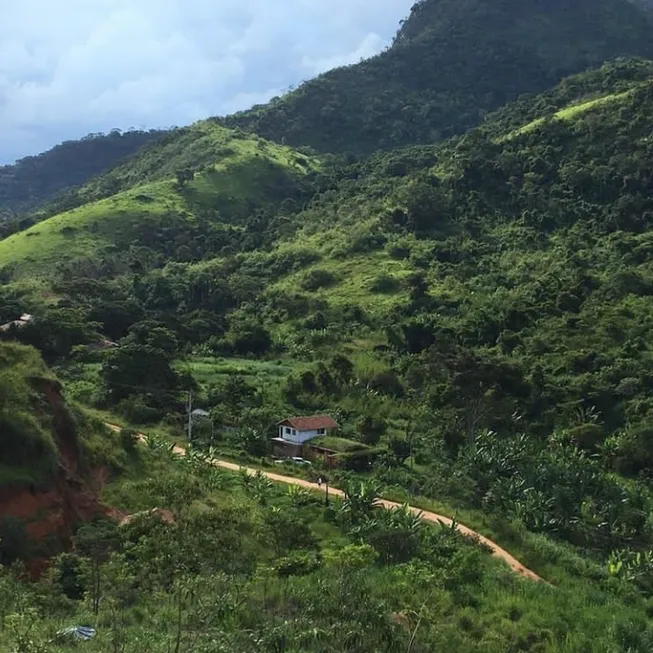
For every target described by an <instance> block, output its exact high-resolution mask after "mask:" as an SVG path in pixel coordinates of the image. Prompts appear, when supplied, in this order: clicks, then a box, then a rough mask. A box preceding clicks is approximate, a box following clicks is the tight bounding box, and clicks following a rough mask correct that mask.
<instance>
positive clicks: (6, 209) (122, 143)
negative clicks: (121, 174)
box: [0, 130, 160, 222]
mask: <svg viewBox="0 0 653 653" xmlns="http://www.w3.org/2000/svg"><path fill="white" fill-rule="evenodd" d="M159 135H160V132H158V131H155V130H152V131H148V132H144V131H128V132H121V131H119V130H115V131H112V132H111V133H109V134H89V135H88V136H87V137H86V138H83V139H81V140H79V141H66V142H65V143H62V144H61V145H57V147H55V148H53V149H51V150H49V151H48V152H45V153H44V154H40V155H38V156H29V157H25V158H24V159H21V160H20V161H18V162H16V163H15V164H13V165H5V166H1V167H0V222H2V221H3V219H9V218H11V217H12V216H13V215H19V214H21V213H24V212H26V211H29V210H31V209H34V208H36V207H37V206H39V205H40V204H43V203H44V202H46V201H49V200H51V199H52V198H53V197H54V196H56V195H57V194H59V193H61V192H63V191H65V190H67V189H69V188H73V187H75V186H80V185H81V184H84V183H86V182H87V181H88V180H89V179H90V178H91V177H93V176H95V175H97V174H100V173H101V172H104V171H105V170H108V169H109V168H111V167H112V166H114V165H115V164H116V163H117V162H119V161H120V160H122V159H125V158H127V157H128V156H130V155H132V154H134V153H135V152H137V151H138V150H139V149H140V148H141V147H143V146H144V145H145V144H146V143H148V142H150V141H152V140H154V139H156V138H158V137H159Z"/></svg>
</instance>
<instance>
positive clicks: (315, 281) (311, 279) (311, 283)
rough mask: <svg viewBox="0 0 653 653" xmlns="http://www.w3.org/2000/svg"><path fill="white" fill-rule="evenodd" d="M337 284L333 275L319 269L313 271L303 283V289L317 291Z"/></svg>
mask: <svg viewBox="0 0 653 653" xmlns="http://www.w3.org/2000/svg"><path fill="white" fill-rule="evenodd" d="M335 282H336V278H335V276H334V275H333V273H331V272H329V271H328V270H323V269H321V268H317V269H315V270H311V271H310V272H309V273H308V274H307V275H306V276H305V277H304V280H303V281H302V288H303V289H304V290H309V291H315V290H319V289H320V288H328V287H329V286H332V285H333V284H334V283H335Z"/></svg>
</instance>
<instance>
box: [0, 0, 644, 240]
mask: <svg viewBox="0 0 653 653" xmlns="http://www.w3.org/2000/svg"><path fill="white" fill-rule="evenodd" d="M652 26H653V14H652V13H651V12H650V11H649V10H648V9H647V8H645V7H643V6H642V5H640V4H637V3H633V2H630V0H595V1H591V0H578V1H577V2H569V0H549V1H547V2H543V1H542V0H521V1H520V0H499V1H490V0H464V1H462V2H460V1H454V0H422V1H420V2H418V3H416V4H415V5H414V7H413V9H412V11H411V14H410V16H409V17H408V18H407V20H406V21H404V22H403V24H402V27H401V29H400V30H399V32H398V34H397V36H396V38H395V40H394V43H393V44H392V46H391V47H389V48H388V49H387V50H386V51H385V52H383V53H382V54H380V55H379V56H377V57H373V58H371V59H369V60H367V61H363V62H361V63H360V64H357V65H353V66H349V67H345V68H340V69H337V70H333V71H331V72H328V73H326V74H324V75H321V76H320V77H318V78H316V79H314V80H311V81H309V82H307V83H305V84H303V85H302V86H301V87H300V88H299V89H297V90H296V91H294V92H292V93H289V94H287V95H285V96H284V97H281V98H277V99H275V100H273V101H272V102H271V103H270V104H268V105H264V106H258V107H254V108H253V109H251V110H249V111H245V112H242V113H240V114H236V115H234V116H229V117H226V118H220V119H216V121H217V122H218V124H220V125H224V126H227V127H230V128H233V127H239V128H243V129H245V130H246V131H249V132H256V133H258V134H259V135H261V136H263V137H264V138H266V139H267V140H271V141H274V142H277V143H287V144H288V145H291V146H294V147H311V148H313V149H314V150H316V151H318V152H335V153H346V152H354V153H358V154H369V153H371V152H374V151H376V150H379V149H391V148H393V147H396V146H400V145H406V144H416V143H433V142H438V141H441V140H443V139H446V138H448V137H450V136H452V135H454V134H458V133H462V132H464V131H465V130H466V129H469V128H470V127H473V126H475V125H477V124H479V123H480V122H481V121H482V119H483V117H484V116H485V115H486V114H487V113H488V111H492V110H495V109H497V108H499V107H500V106H502V105H504V104H506V103H507V102H511V101H513V100H515V99H517V98H518V97H519V96H520V95H522V94H524V93H538V92H540V91H543V90H545V89H547V88H549V87H551V86H553V85H555V84H556V83H557V82H558V81H560V80H561V79H562V78H563V77H565V76H567V75H569V74H571V73H574V72H580V71H582V70H585V69H586V68H588V67H591V66H597V65H600V64H602V63H603V62H604V61H608V60H612V59H615V58H617V57H636V56H640V57H653V39H652V38H651V28H652ZM183 134H184V130H172V131H171V132H163V133H161V132H156V131H150V132H126V133H120V132H117V131H116V132H112V133H110V134H108V135H90V136H89V137H87V138H86V139H82V140H81V141H70V142H66V143H63V144H62V145H60V146H57V147H56V148H54V149H53V150H50V151H49V152H46V153H45V154H42V155H40V156H38V157H27V158H26V159H23V160H21V161H19V162H18V163H17V164H15V165H13V166H4V167H1V168H0V220H1V219H2V216H3V215H4V216H5V218H6V217H11V216H12V215H13V214H16V213H18V214H22V213H25V212H27V211H31V210H33V209H35V208H36V207H39V206H40V205H42V204H44V203H49V202H51V201H52V200H53V199H55V198H57V196H58V195H60V194H61V193H63V194H64V197H63V198H57V199H58V200H61V203H60V206H63V205H65V203H66V202H67V201H69V197H67V194H66V191H67V190H69V189H74V188H75V187H77V186H80V185H83V184H85V183H86V182H87V181H89V180H90V179H91V178H92V177H94V176H96V175H99V174H101V173H103V172H105V171H107V170H109V169H110V168H112V167H113V166H114V165H116V164H117V163H119V162H120V161H122V160H124V159H125V158H127V157H129V156H130V155H132V154H134V153H136V152H137V151H138V150H139V149H140V148H141V147H143V146H144V145H146V144H147V143H149V142H151V141H153V140H156V139H158V138H160V137H162V136H163V135H166V138H172V139H176V138H183V137H184V136H183ZM14 228H15V227H12V229H14Z"/></svg>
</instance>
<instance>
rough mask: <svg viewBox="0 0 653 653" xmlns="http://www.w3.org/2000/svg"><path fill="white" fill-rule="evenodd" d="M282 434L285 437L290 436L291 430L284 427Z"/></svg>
mask: <svg viewBox="0 0 653 653" xmlns="http://www.w3.org/2000/svg"><path fill="white" fill-rule="evenodd" d="M283 432H284V433H285V434H286V435H290V434H291V433H292V429H290V428H288V427H287V426H286V427H285V428H284V429H283Z"/></svg>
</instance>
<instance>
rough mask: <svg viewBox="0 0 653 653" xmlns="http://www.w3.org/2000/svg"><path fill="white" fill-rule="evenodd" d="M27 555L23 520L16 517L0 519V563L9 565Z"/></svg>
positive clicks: (26, 540)
mask: <svg viewBox="0 0 653 653" xmlns="http://www.w3.org/2000/svg"><path fill="white" fill-rule="evenodd" d="M27 555H28V539H27V530H26V529H25V522H24V521H23V520H22V519H19V518H18V517H3V518H2V519H0V565H11V564H13V563H14V562H16V560H22V559H25V557H26V556H27Z"/></svg>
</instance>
